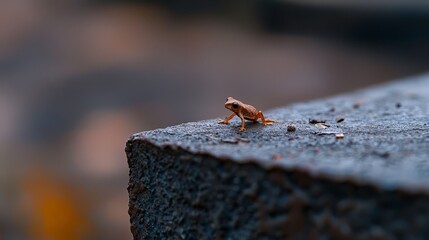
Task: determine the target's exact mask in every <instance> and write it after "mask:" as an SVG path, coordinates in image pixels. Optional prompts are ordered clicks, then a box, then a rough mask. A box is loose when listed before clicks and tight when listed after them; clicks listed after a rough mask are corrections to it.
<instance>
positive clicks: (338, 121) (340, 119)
mask: <svg viewBox="0 0 429 240" xmlns="http://www.w3.org/2000/svg"><path fill="white" fill-rule="evenodd" d="M335 121H337V123H340V122H342V121H344V118H337V119H335Z"/></svg>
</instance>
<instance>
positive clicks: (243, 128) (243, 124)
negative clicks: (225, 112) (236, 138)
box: [238, 115, 246, 132]
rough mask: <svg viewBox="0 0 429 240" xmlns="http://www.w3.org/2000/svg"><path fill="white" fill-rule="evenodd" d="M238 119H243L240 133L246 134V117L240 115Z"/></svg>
mask: <svg viewBox="0 0 429 240" xmlns="http://www.w3.org/2000/svg"><path fill="white" fill-rule="evenodd" d="M238 117H239V118H240V119H241V128H240V132H244V131H246V128H245V125H246V122H245V120H244V117H243V116H242V115H238Z"/></svg>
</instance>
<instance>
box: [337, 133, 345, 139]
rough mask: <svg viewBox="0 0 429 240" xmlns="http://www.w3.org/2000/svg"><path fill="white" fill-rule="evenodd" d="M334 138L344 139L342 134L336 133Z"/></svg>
mask: <svg viewBox="0 0 429 240" xmlns="http://www.w3.org/2000/svg"><path fill="white" fill-rule="evenodd" d="M335 138H337V139H342V138H344V133H337V134H335Z"/></svg>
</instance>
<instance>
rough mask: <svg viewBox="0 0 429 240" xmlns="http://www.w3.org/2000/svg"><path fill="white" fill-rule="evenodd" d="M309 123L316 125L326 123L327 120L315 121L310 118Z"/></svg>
mask: <svg viewBox="0 0 429 240" xmlns="http://www.w3.org/2000/svg"><path fill="white" fill-rule="evenodd" d="M308 122H309V123H311V124H316V123H326V120H320V119H313V118H310V119H308Z"/></svg>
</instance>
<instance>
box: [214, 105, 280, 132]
mask: <svg viewBox="0 0 429 240" xmlns="http://www.w3.org/2000/svg"><path fill="white" fill-rule="evenodd" d="M225 108H227V109H229V110H231V111H232V112H233V114H231V116H229V117H227V118H226V119H224V120H220V121H219V123H223V124H228V123H229V121H230V120H231V119H232V118H233V117H234V116H235V115H237V116H238V117H239V118H240V119H241V128H240V131H245V130H246V128H245V119H246V120H251V121H253V122H257V121H258V119H259V118H260V119H261V120H262V124H264V126H265V125H267V124H269V125H271V124H272V123H273V122H275V121H274V120H271V119H265V117H264V114H262V112H261V111H258V110H256V108H255V107H254V106H252V105H248V104H244V103H242V102H240V101H238V100H236V99H234V98H232V97H229V98H227V99H226V103H225Z"/></svg>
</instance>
